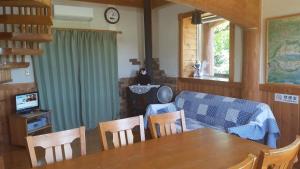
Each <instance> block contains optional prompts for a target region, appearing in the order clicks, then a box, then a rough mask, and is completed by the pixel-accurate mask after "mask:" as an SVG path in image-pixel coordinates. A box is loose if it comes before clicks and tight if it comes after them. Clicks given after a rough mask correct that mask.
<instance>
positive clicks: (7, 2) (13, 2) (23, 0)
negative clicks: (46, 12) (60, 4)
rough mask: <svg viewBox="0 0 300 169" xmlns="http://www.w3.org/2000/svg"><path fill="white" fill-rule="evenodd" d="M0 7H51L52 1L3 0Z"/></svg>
mask: <svg viewBox="0 0 300 169" xmlns="http://www.w3.org/2000/svg"><path fill="white" fill-rule="evenodd" d="M0 6H13V7H25V6H26V7H51V0H1V1H0Z"/></svg>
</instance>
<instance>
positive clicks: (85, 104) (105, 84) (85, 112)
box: [33, 30, 119, 131]
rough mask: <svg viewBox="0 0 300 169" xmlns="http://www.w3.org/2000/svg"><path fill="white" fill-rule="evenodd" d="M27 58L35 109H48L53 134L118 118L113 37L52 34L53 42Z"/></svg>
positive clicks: (86, 33) (65, 32) (87, 33)
mask: <svg viewBox="0 0 300 169" xmlns="http://www.w3.org/2000/svg"><path fill="white" fill-rule="evenodd" d="M42 48H43V49H44V56H41V57H33V65H34V72H35V79H36V82H37V85H38V89H39V93H40V100H41V107H42V108H44V109H50V110H52V111H53V113H52V121H53V125H54V130H55V131H60V130H66V129H71V128H76V127H79V126H80V125H85V126H86V127H87V128H94V127H96V126H97V123H98V122H100V121H107V120H112V119H114V118H115V117H116V116H117V114H118V113H119V96H118V62H117V40H116V33H114V32H90V31H80V30H54V31H53V41H52V42H51V43H48V44H47V43H46V44H44V45H43V47H42Z"/></svg>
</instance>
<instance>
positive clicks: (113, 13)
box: [104, 7, 120, 24]
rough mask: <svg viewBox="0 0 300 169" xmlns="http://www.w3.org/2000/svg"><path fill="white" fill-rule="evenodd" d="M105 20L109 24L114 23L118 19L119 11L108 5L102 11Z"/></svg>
mask: <svg viewBox="0 0 300 169" xmlns="http://www.w3.org/2000/svg"><path fill="white" fill-rule="evenodd" d="M104 17H105V20H106V21H107V22H108V23H110V24H116V23H118V22H119V20H120V13H119V11H118V10H117V9H116V8H113V7H109V8H107V9H106V10H105V12H104Z"/></svg>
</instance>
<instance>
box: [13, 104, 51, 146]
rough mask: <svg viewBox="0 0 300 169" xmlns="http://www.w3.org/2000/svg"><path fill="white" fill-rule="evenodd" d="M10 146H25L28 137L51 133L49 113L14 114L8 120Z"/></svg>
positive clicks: (37, 111)
mask: <svg viewBox="0 0 300 169" xmlns="http://www.w3.org/2000/svg"><path fill="white" fill-rule="evenodd" d="M9 127H10V140H11V144H13V145H18V146H25V145H26V140H25V138H26V137H27V136H29V135H31V136H33V135H37V134H46V133H50V132H52V122H51V112H50V111H40V110H36V111H34V112H32V113H29V114H24V115H21V114H15V115H11V116H10V118H9Z"/></svg>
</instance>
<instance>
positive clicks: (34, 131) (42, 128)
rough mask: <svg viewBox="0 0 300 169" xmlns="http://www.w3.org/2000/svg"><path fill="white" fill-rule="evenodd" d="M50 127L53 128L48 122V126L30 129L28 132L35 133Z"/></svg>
mask: <svg viewBox="0 0 300 169" xmlns="http://www.w3.org/2000/svg"><path fill="white" fill-rule="evenodd" d="M48 128H52V125H51V124H48V125H47V126H44V127H41V128H38V129H35V130H32V131H28V134H33V133H36V132H38V131H41V130H45V129H48Z"/></svg>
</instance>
